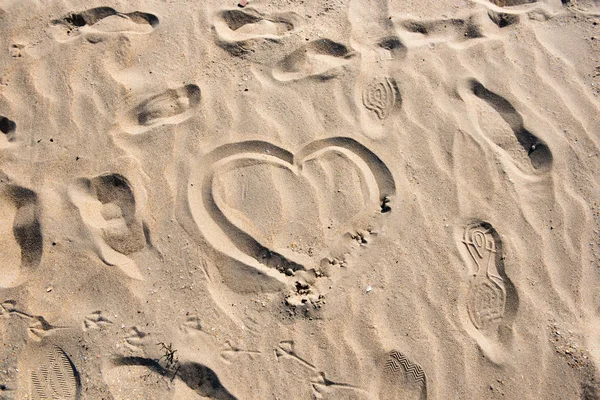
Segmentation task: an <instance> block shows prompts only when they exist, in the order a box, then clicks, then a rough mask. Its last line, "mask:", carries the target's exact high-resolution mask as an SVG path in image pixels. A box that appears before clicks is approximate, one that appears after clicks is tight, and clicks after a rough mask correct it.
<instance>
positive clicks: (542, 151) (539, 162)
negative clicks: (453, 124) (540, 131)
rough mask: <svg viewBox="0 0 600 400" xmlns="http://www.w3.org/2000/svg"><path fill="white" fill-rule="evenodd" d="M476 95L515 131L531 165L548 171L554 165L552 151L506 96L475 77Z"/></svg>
mask: <svg viewBox="0 0 600 400" xmlns="http://www.w3.org/2000/svg"><path fill="white" fill-rule="evenodd" d="M470 87H471V90H472V92H473V94H474V95H475V96H477V97H478V98H480V99H482V100H484V101H485V102H486V103H487V104H489V105H490V106H491V107H492V108H493V109H494V110H496V112H498V114H500V116H501V117H502V119H504V121H506V123H507V124H508V125H509V126H510V128H511V130H512V131H513V133H514V135H515V137H516V138H517V141H518V142H519V145H521V147H522V148H523V150H525V152H527V156H528V157H529V160H530V162H531V165H532V166H533V168H534V169H535V170H539V171H547V170H548V169H549V168H551V166H552V152H551V151H550V149H549V148H548V146H547V145H546V143H544V142H543V141H542V140H540V139H539V138H538V137H537V136H535V135H534V134H533V133H531V132H530V131H528V130H527V129H525V127H524V126H523V117H521V114H519V112H518V111H517V110H516V109H515V108H514V107H513V105H512V104H511V103H510V102H509V101H508V100H506V99H505V98H504V97H502V96H500V95H498V94H496V93H494V92H492V91H490V90H488V89H487V88H486V87H485V86H483V85H482V84H481V83H480V82H478V81H477V80H475V79H472V80H471V81H470Z"/></svg>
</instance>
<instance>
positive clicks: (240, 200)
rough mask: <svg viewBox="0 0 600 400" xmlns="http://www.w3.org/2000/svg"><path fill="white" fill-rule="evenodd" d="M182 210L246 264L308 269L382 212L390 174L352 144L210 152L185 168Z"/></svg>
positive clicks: (236, 146) (248, 145) (255, 145)
mask: <svg viewBox="0 0 600 400" xmlns="http://www.w3.org/2000/svg"><path fill="white" fill-rule="evenodd" d="M188 183H189V184H188V186H187V200H188V202H187V203H188V207H189V212H190V213H191V215H192V217H193V219H194V222H195V224H196V225H197V227H198V228H199V230H200V232H201V233H202V235H203V236H204V237H205V238H206V240H207V241H208V242H209V243H210V244H211V245H213V246H214V247H215V248H216V249H217V250H219V251H221V252H223V253H225V254H227V255H229V256H231V257H233V258H236V259H237V260H238V261H241V262H243V263H245V264H248V265H252V266H255V267H258V268H265V267H270V268H275V269H276V270H278V271H280V272H286V271H289V270H290V269H291V270H292V271H297V270H308V269H313V268H315V267H316V266H318V265H319V263H320V262H321V260H323V259H324V258H330V257H336V252H338V251H339V252H343V249H342V247H344V242H345V241H346V242H347V241H348V240H352V238H354V239H356V237H355V236H353V234H354V233H356V232H360V231H361V230H365V229H368V228H369V226H370V224H371V223H372V220H373V218H374V217H375V216H376V215H378V214H381V213H382V212H386V211H389V210H390V208H389V206H388V204H387V203H388V202H389V199H390V198H391V197H392V196H393V195H394V194H395V183H394V180H393V177H392V174H391V172H390V171H389V169H388V168H387V167H386V165H385V164H384V163H383V161H382V160H381V159H380V158H379V157H377V156H376V155H375V154H374V153H373V152H371V151H370V150H369V149H367V148H366V147H365V146H363V145H362V144H360V143H359V142H357V141H356V140H354V139H350V138H343V137H336V138H330V139H323V140H317V141H314V142H312V143H310V144H308V145H307V146H305V147H304V148H303V149H301V150H300V151H299V152H297V153H296V154H292V153H291V152H289V151H287V150H284V149H282V148H280V147H277V146H275V145H273V144H271V143H268V142H262V141H247V142H240V143H232V144H227V145H224V146H221V147H218V148H216V149H214V150H213V151H212V152H210V153H208V154H206V155H204V156H202V158H200V159H198V160H197V162H194V163H192V165H191V169H190V177H189V182H188Z"/></svg>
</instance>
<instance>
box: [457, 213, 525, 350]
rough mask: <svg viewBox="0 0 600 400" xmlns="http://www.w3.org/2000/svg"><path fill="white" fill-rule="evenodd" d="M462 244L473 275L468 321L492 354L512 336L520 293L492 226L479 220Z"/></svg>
mask: <svg viewBox="0 0 600 400" xmlns="http://www.w3.org/2000/svg"><path fill="white" fill-rule="evenodd" d="M462 243H463V244H464V245H465V246H466V248H467V251H468V253H469V261H470V262H469V266H470V267H469V270H470V274H471V275H472V278H471V281H470V283H469V288H468V292H467V294H466V298H465V302H466V309H467V310H466V311H467V315H468V317H469V322H470V323H471V324H472V326H473V327H474V328H475V329H476V331H473V330H471V332H473V333H476V335H475V339H476V340H478V339H480V338H482V337H483V338H485V339H486V340H485V341H482V340H478V343H479V344H480V346H481V347H482V350H484V351H485V350H487V351H488V352H492V353H493V352H494V347H495V343H496V342H499V343H501V344H504V343H506V342H507V340H508V339H510V336H511V325H512V320H513V319H514V315H515V314H516V311H517V307H518V297H517V292H516V290H515V287H514V285H513V284H512V282H511V281H510V279H509V278H508V277H507V276H506V274H505V272H504V261H503V257H502V242H501V240H500V236H499V235H498V233H497V232H496V230H495V229H494V228H493V227H492V225H490V224H489V223H487V222H476V223H473V224H471V225H469V226H467V227H466V229H465V232H464V237H463V239H462ZM488 344H491V346H489V345H488ZM492 355H494V354H492ZM496 358H497V357H496Z"/></svg>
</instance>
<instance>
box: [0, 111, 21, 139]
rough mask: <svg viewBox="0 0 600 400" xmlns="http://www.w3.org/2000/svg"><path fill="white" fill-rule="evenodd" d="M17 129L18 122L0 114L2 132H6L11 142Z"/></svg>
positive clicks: (0, 129)
mask: <svg viewBox="0 0 600 400" xmlns="http://www.w3.org/2000/svg"><path fill="white" fill-rule="evenodd" d="M16 129H17V124H16V123H15V122H14V121H11V120H10V119H8V118H6V117H3V116H2V115H0V132H2V133H4V134H5V135H6V137H7V138H8V141H9V142H12V141H13V133H14V132H15V130H16Z"/></svg>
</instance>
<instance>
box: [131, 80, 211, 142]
mask: <svg viewBox="0 0 600 400" xmlns="http://www.w3.org/2000/svg"><path fill="white" fill-rule="evenodd" d="M200 98H201V93H200V88H199V87H198V86H197V85H194V84H188V85H185V86H181V87H178V88H175V89H168V90H166V91H164V92H162V93H159V94H157V95H155V96H152V97H150V98H149V99H147V100H145V101H143V102H142V103H140V104H139V105H137V106H136V107H135V108H134V109H133V110H131V112H130V113H129V115H128V116H127V117H126V120H125V123H124V124H123V130H124V131H125V132H127V133H130V134H140V133H144V132H147V131H149V130H151V129H153V128H156V127H158V126H162V125H173V124H178V123H181V122H184V121H185V120H187V119H188V118H190V117H191V116H192V110H193V109H195V108H196V107H197V106H198V105H199V104H200Z"/></svg>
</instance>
